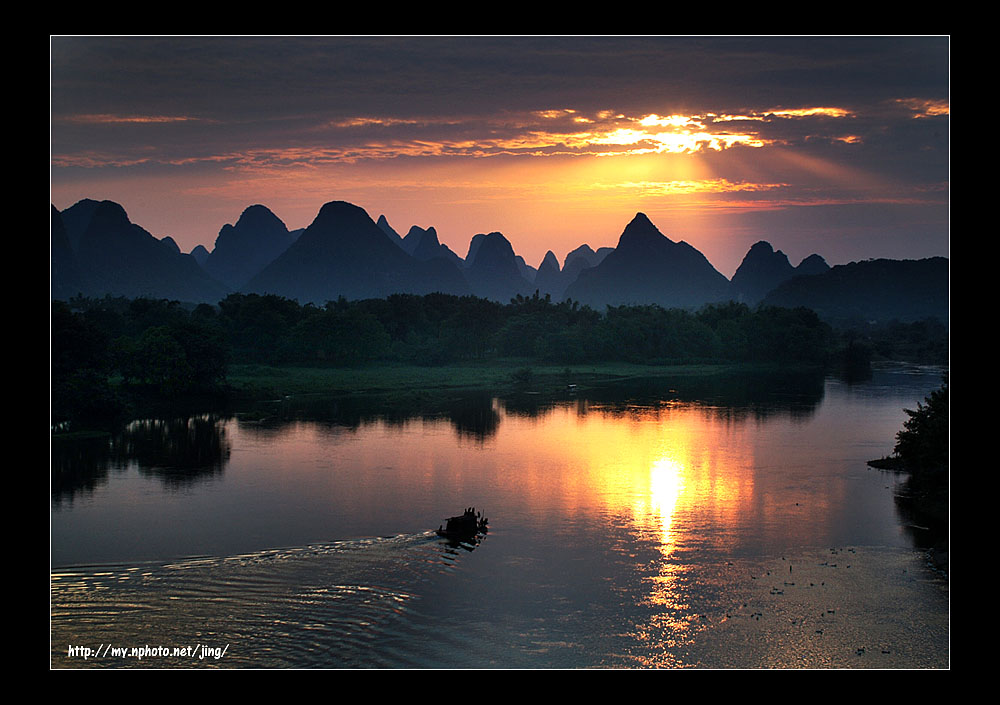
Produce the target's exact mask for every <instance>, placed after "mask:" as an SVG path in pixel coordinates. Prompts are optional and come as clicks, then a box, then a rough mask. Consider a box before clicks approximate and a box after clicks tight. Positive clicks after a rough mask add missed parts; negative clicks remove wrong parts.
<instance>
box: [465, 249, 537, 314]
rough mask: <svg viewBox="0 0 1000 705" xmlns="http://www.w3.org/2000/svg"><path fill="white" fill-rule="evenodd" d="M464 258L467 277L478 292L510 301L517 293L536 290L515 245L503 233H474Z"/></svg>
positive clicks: (502, 301)
mask: <svg viewBox="0 0 1000 705" xmlns="http://www.w3.org/2000/svg"><path fill="white" fill-rule="evenodd" d="M465 262H466V269H465V277H466V279H467V280H468V282H469V287H470V288H471V289H472V293H473V294H474V295H476V296H479V297H482V298H484V299H492V300H494V301H500V302H501V303H507V302H508V301H510V300H511V299H512V298H514V297H515V296H517V295H518V294H521V295H528V294H530V293H531V292H532V291H534V290H533V289H532V287H531V282H529V281H528V280H527V279H525V278H524V277H523V276H522V275H521V268H520V266H519V265H518V262H517V256H516V255H515V254H514V248H513V247H511V244H510V241H509V240H507V238H505V237H504V236H503V235H502V234H501V233H498V232H492V233H489V234H488V235H483V234H481V233H480V234H478V235H476V236H475V237H473V238H472V241H471V242H470V243H469V255H468V257H466V259H465Z"/></svg>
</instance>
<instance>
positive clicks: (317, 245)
mask: <svg viewBox="0 0 1000 705" xmlns="http://www.w3.org/2000/svg"><path fill="white" fill-rule="evenodd" d="M245 291H247V292H253V293H262V294H265V293H266V294H277V295H279V296H284V297H287V298H290V299H297V300H298V301H299V302H300V303H307V302H312V303H317V304H324V303H326V302H327V301H332V300H336V299H337V298H339V297H340V296H343V297H345V298H347V299H366V298H382V297H386V296H388V295H390V294H396V293H409V294H428V293H433V292H441V293H446V294H459V295H461V294H467V293H469V288H468V286H467V284H466V283H465V280H464V278H463V277H462V273H461V272H460V271H459V270H458V268H457V267H455V266H454V265H453V264H452V263H450V262H448V261H446V260H443V259H440V258H436V259H433V260H429V261H427V262H421V261H420V260H418V259H416V258H415V257H412V256H411V255H409V254H407V253H406V252H405V251H403V249H402V248H401V247H397V246H396V245H394V244H393V243H392V241H391V240H390V239H389V237H388V236H387V234H386V232H385V231H384V230H383V229H382V228H380V227H379V226H378V225H377V224H376V223H375V221H373V220H372V219H371V217H370V216H369V215H368V213H366V212H365V211H364V209H362V208H360V207H358V206H355V205H353V204H351V203H347V202H345V201H331V202H330V203H327V204H325V205H324V206H323V207H322V208H321V209H320V211H319V214H318V215H317V216H316V218H315V220H313V222H312V224H311V225H309V227H307V228H306V229H305V232H303V233H302V235H301V236H300V237H299V238H298V240H296V241H295V242H294V243H293V244H292V245H291V246H290V247H289V248H288V249H287V250H285V252H283V253H282V254H281V255H280V256H279V257H278V258H277V259H275V260H274V262H272V263H271V264H269V265H268V266H267V267H265V268H264V270H263V271H262V272H260V274H258V275H257V276H256V277H254V278H253V279H252V280H251V281H250V283H249V284H248V285H247V286H246V287H245Z"/></svg>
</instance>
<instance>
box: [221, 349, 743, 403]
mask: <svg viewBox="0 0 1000 705" xmlns="http://www.w3.org/2000/svg"><path fill="white" fill-rule="evenodd" d="M740 369H745V368H741V367H739V366H737V365H670V366H650V365H635V364H628V363H600V364H588V365H537V364H530V363H529V361H527V360H523V359H517V358H506V359H500V360H491V361H489V362H469V363H464V364H452V365H445V366H440V367H420V366H415V365H393V364H382V365H371V366H365V367H358V368H337V367H329V368H321V367H273V366H266V365H234V366H233V367H232V368H231V369H230V371H229V375H228V382H229V384H230V386H231V387H232V389H233V390H234V391H235V392H236V393H237V394H238V395H240V396H244V397H255V398H261V397H268V396H270V397H283V396H288V395H302V394H352V395H354V394H376V395H390V396H391V395H394V394H408V393H418V392H423V393H436V392H448V391H466V390H467V391H489V392H493V393H496V394H504V393H513V392H517V391H533V392H539V393H551V392H555V391H559V390H565V389H566V388H567V387H568V386H569V385H576V388H577V389H579V390H585V389H588V388H592V387H595V386H602V385H606V384H613V383H615V382H620V381H624V380H628V379H636V378H643V377H675V376H676V377H685V376H707V375H716V374H724V373H728V372H734V371H737V370H740Z"/></svg>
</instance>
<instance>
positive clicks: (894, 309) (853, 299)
mask: <svg viewBox="0 0 1000 705" xmlns="http://www.w3.org/2000/svg"><path fill="white" fill-rule="evenodd" d="M949 280H950V271H949V262H948V259H947V258H945V257H930V258H927V259H921V260H889V259H875V260H866V261H863V262H851V263H849V264H841V265H837V266H835V267H831V268H830V269H829V270H828V271H826V272H824V273H822V274H817V275H814V276H804V277H793V278H791V279H788V280H786V281H785V282H783V283H782V284H780V285H779V286H778V287H776V288H775V289H774V290H773V291H771V292H770V293H768V294H767V296H765V297H764V299H763V300H762V302H761V303H762V305H765V306H782V307H786V308H788V307H797V306H804V307H806V308H811V309H812V310H813V311H815V312H816V313H817V314H818V315H819V316H820V318H823V319H824V320H826V321H828V322H833V323H852V322H862V323H864V322H872V321H878V322H885V321H891V320H899V321H902V322H913V321H918V320H921V319H924V318H937V319H939V320H941V321H944V322H947V321H948V319H949Z"/></svg>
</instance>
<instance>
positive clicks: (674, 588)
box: [51, 369, 949, 668]
mask: <svg viewBox="0 0 1000 705" xmlns="http://www.w3.org/2000/svg"><path fill="white" fill-rule="evenodd" d="M940 380H941V377H940V371H937V370H914V369H897V370H892V371H882V372H878V373H876V376H875V377H874V379H872V380H871V381H869V382H865V383H862V384H856V385H850V386H849V385H847V384H845V383H843V382H839V381H836V380H832V379H827V380H823V379H821V378H820V379H816V378H808V377H806V378H789V377H785V378H778V379H775V378H769V379H762V378H739V379H727V380H721V379H715V380H690V379H689V380H674V381H660V382H657V383H650V384H639V385H636V386H635V387H634V388H631V389H621V388H619V389H614V390H606V391H605V392H602V393H594V394H588V395H587V398H579V399H576V398H567V399H564V400H561V401H556V402H542V401H541V400H540V399H539V398H538V397H537V396H533V395H530V394H526V395H523V396H521V397H518V398H514V399H508V400H504V401H499V400H493V399H488V398H472V399H468V398H466V399H454V400H450V401H449V402H448V403H447V404H445V405H444V408H443V409H442V408H440V406H441V405H440V404H439V405H438V407H439V408H438V409H437V411H436V412H435V413H434V414H429V413H427V412H426V411H424V412H416V411H413V410H403V409H400V410H395V411H394V412H392V413H389V414H386V413H383V412H384V410H380V411H379V412H378V413H375V412H372V411H370V410H368V409H365V408H364V407H363V406H361V405H352V404H345V402H344V401H343V400H341V401H339V402H333V401H329V400H321V399H312V400H284V401H282V402H281V403H275V404H273V405H271V406H269V407H267V408H265V409H254V410H252V411H250V412H248V414H246V415H241V414H237V415H236V416H233V417H229V416H226V417H213V416H203V417H197V418H189V419H177V420H170V421H162V420H161V421H137V422H136V423H134V424H132V425H131V426H130V427H129V429H127V431H126V432H125V433H123V434H122V435H121V436H119V437H116V438H115V439H113V440H112V442H110V443H101V444H98V445H97V446H95V447H90V448H76V449H74V450H73V451H71V452H63V451H62V450H60V451H59V452H58V453H54V457H53V463H54V469H53V492H52V505H51V507H52V509H51V560H52V566H53V568H52V576H51V585H52V587H51V649H52V655H51V659H52V665H53V667H56V668H66V667H68V668H90V667H109V666H113V667H154V668H164V667H193V668H201V667H222V668H227V667H228V668H233V667H243V668H372V667H374V668H476V667H489V668H580V667H584V668H587V667H597V668H648V667H702V668H764V667H779V668H829V667H835V668H946V667H948V665H949V597H948V583H947V578H946V577H945V576H943V575H942V574H940V573H938V572H937V571H935V570H933V569H931V568H930V567H929V566H927V565H926V562H925V559H924V555H923V554H922V553H921V552H920V551H919V550H916V549H915V546H916V542H919V541H921V539H922V538H923V534H924V533H925V530H924V528H923V527H920V526H914V525H913V522H912V520H907V519H905V518H903V517H902V516H901V515H900V513H899V510H898V509H897V506H896V502H895V500H894V495H895V494H896V493H897V491H898V488H899V484H900V481H901V479H900V478H898V477H897V476H895V475H893V474H891V473H884V472H880V471H876V470H872V469H870V468H868V467H867V466H866V465H865V461H866V460H869V459H871V458H875V457H879V456H882V455H885V454H887V453H888V452H890V451H891V449H892V445H893V437H894V435H895V433H896V431H898V430H899V428H900V426H901V424H902V422H903V420H904V419H905V418H906V415H905V413H904V412H903V408H904V407H906V408H915V406H916V403H917V402H918V401H922V400H923V398H924V396H926V395H927V394H928V393H929V392H930V391H931V390H932V389H934V388H936V387H937V386H938V385H939V384H940ZM467 506H476V507H477V508H479V509H482V510H483V511H484V512H485V514H486V515H487V516H488V517H489V519H490V532H489V534H488V535H487V536H486V538H485V539H484V540H483V541H482V542H481V543H480V544H479V545H477V546H473V545H468V544H463V545H454V544H451V543H449V542H448V541H446V540H444V539H441V538H439V537H438V536H437V535H436V534H435V533H434V529H436V528H437V526H438V525H439V524H440V523H441V522H442V521H443V520H444V519H445V518H446V517H448V516H450V515H453V514H456V513H459V512H461V510H462V509H464V508H465V507H467Z"/></svg>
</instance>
